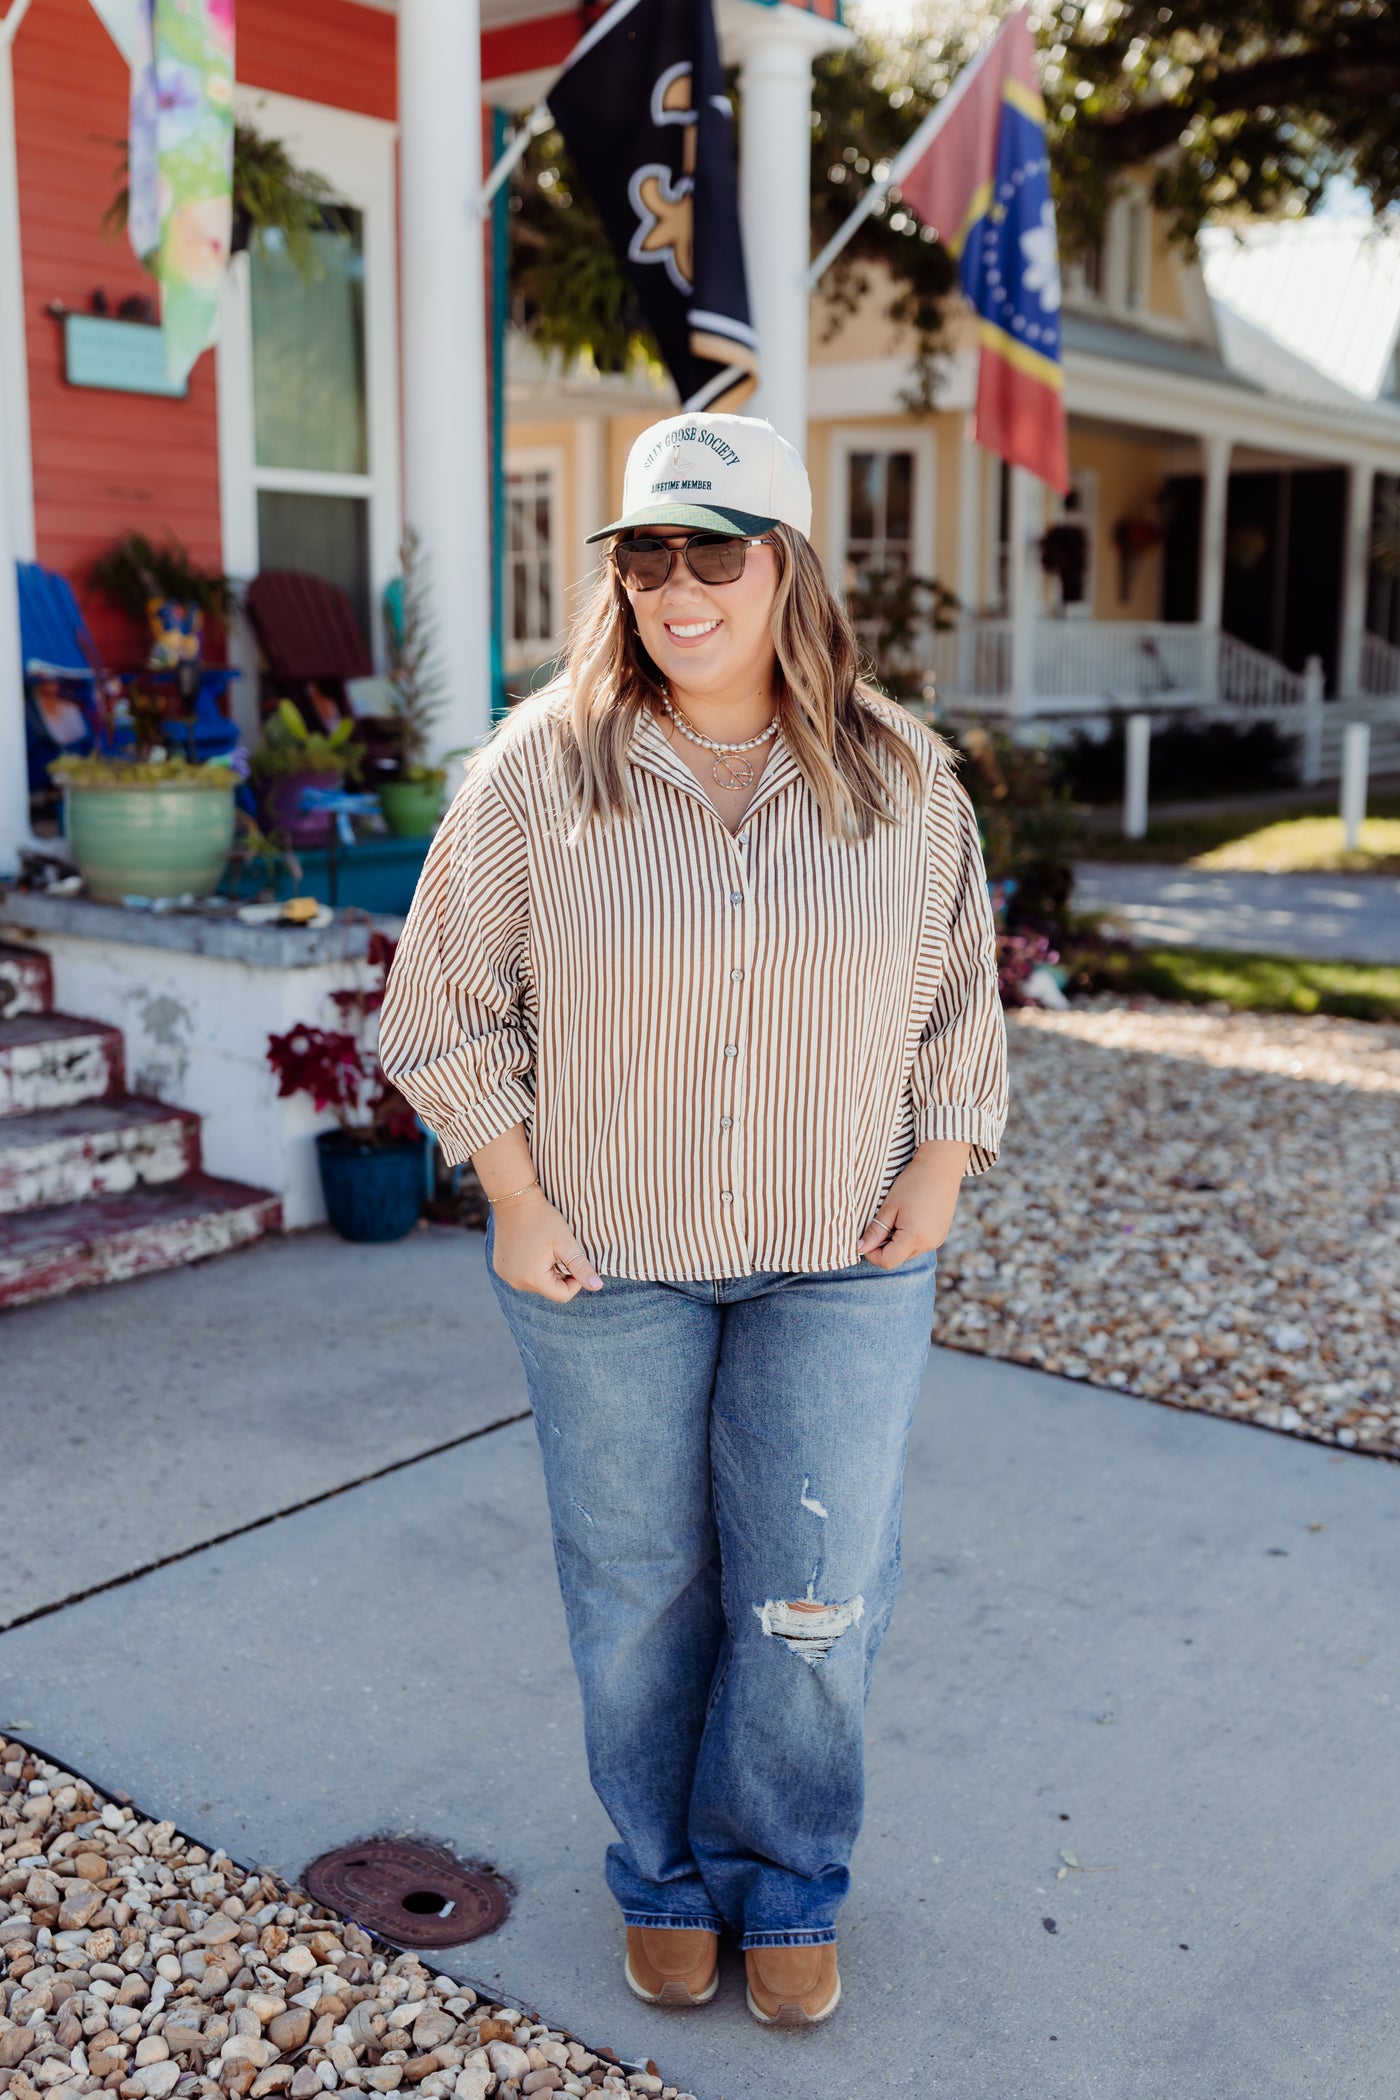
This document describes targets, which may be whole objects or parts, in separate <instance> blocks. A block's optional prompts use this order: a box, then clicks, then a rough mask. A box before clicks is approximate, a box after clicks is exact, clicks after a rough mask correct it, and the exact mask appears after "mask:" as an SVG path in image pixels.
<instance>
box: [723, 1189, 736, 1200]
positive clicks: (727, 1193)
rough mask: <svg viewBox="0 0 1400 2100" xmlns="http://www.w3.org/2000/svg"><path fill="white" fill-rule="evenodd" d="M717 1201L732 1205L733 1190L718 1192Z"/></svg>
mask: <svg viewBox="0 0 1400 2100" xmlns="http://www.w3.org/2000/svg"><path fill="white" fill-rule="evenodd" d="M719 1200H720V1202H721V1203H732V1202H733V1201H734V1191H733V1189H721V1190H720V1192H719Z"/></svg>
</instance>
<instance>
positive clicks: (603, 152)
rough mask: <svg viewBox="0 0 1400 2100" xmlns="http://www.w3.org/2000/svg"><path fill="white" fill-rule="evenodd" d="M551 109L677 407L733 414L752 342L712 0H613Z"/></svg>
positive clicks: (747, 385)
mask: <svg viewBox="0 0 1400 2100" xmlns="http://www.w3.org/2000/svg"><path fill="white" fill-rule="evenodd" d="M549 110H550V115H551V116H552V117H553V119H554V122H555V123H556V124H557V125H558V127H559V129H560V131H561V132H562V133H563V134H564V139H565V142H566V143H567V145H568V148H569V152H570V154H571V155H572V156H573V160H574V164H575V166H576V167H577V169H578V171H579V173H580V175H581V176H582V177H583V180H584V182H585V183H586V185H587V187H588V190H589V193H590V194H591V196H592V198H593V201H594V203H595V204H596V205H597V207H598V211H599V214H600V216H601V217H602V221H603V224H604V226H605V227H606V228H607V231H608V238H609V240H610V241H611V242H612V244H613V247H614V249H615V250H616V252H617V254H618V256H619V258H620V259H621V261H622V262H623V264H624V266H625V268H626V270H627V274H628V276H629V277H630V278H631V280H632V282H633V284H634V285H635V286H636V289H637V296H638V297H639V299H640V300H641V303H642V308H643V310H644V312H645V314H646V317H647V319H648V321H649V322H650V323H651V326H652V330H653V332H654V333H655V336H656V340H657V342H658V343H659V344H660V345H661V354H662V356H663V357H664V358H665V360H666V362H667V364H668V365H669V366H670V368H671V376H672V378H673V379H674V380H675V382H676V385H677V387H678V388H679V390H680V396H681V405H682V406H683V407H685V408H695V409H699V408H710V409H723V410H725V411H727V412H732V411H733V410H735V409H737V408H738V407H739V406H740V405H741V404H742V403H743V402H744V401H746V400H747V399H748V397H749V395H750V394H751V393H752V392H753V390H754V387H755V385H756V384H757V379H758V355H757V338H756V337H755V335H754V332H753V329H752V328H751V327H750V325H749V295H748V287H747V284H746V283H745V280H744V248H743V241H742V239H741V237H740V233H739V193H738V183H737V180H736V177H735V172H734V114H733V110H732V109H731V107H730V103H729V97H728V96H727V95H726V93H725V91H724V75H723V73H722V72H721V71H720V63H719V46H718V44H717V42H716V40H715V24H714V17H713V15H712V14H711V12H710V0H617V4H616V6H614V7H610V8H609V9H608V12H607V13H606V14H605V15H604V16H602V17H601V19H600V20H599V21H597V22H595V23H594V25H593V27H592V28H591V29H590V30H589V31H588V34H587V35H586V36H584V37H583V38H582V39H581V40H580V41H579V43H578V44H577V46H576V47H575V49H574V50H573V51H572V52H571V53H570V55H569V57H568V59H567V60H566V61H565V65H564V70H563V71H562V73H561V74H560V75H559V78H558V79H557V80H556V81H555V83H554V86H553V87H552V88H551V89H550V91H549Z"/></svg>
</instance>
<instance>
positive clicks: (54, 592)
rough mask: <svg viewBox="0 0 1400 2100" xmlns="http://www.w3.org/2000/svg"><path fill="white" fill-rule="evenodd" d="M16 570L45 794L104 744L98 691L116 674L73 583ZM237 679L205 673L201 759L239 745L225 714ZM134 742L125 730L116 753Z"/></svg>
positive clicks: (28, 719) (33, 778)
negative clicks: (59, 769) (57, 769)
mask: <svg viewBox="0 0 1400 2100" xmlns="http://www.w3.org/2000/svg"><path fill="white" fill-rule="evenodd" d="M15 567H16V571H17V575H18V580H19V631H20V651H21V654H22V656H23V659H24V723H25V743H26V746H27V750H28V758H29V787H30V792H31V793H37V792H38V791H39V790H40V789H41V788H45V787H47V786H48V784H49V777H48V768H49V766H50V765H51V764H52V763H53V761H54V760H55V759H56V758H62V757H65V756H82V755H84V754H86V753H87V752H89V751H92V750H93V749H94V748H95V747H96V746H97V744H98V742H99V739H100V738H101V736H102V730H101V713H100V710H99V708H98V705H97V695H98V687H99V684H100V683H101V682H103V681H105V679H106V677H107V675H108V674H107V671H106V668H105V666H104V665H103V662H102V658H101V656H100V655H99V654H98V650H97V644H96V643H95V642H94V641H93V638H92V635H91V634H90V633H89V631H88V625H87V622H86V621H85V620H84V618H83V616H82V613H81V612H80V610H79V608H78V601H77V599H76V598H75V597H74V595H73V588H72V585H71V584H70V583H69V581H68V579H67V577H66V576H60V575H59V574H58V573H57V572H56V571H55V570H53V569H45V568H43V567H42V566H41V565H40V563H38V562H34V561H22V562H17V563H16V564H15ZM237 676H238V673H237V672H236V671H232V670H226V669H223V668H221V667H218V666H213V665H211V666H208V667H206V669H205V671H204V674H203V676H202V678H201V680H200V689H199V695H198V698H197V699H196V701H195V710H194V714H195V720H194V747H195V748H194V755H195V756H196V757H197V758H201V759H203V758H219V757H221V756H222V755H223V754H224V753H225V752H228V751H232V750H233V748H234V746H235V745H236V744H237V742H238V726H237V724H236V723H234V722H231V721H229V719H228V717H227V716H226V715H225V714H224V713H223V711H222V710H221V708H220V706H219V700H220V698H221V697H222V695H223V694H224V692H225V691H226V690H227V689H228V686H229V684H230V682H231V680H232V679H234V678H236V677H237ZM130 741H131V731H130V730H129V729H126V728H119V729H118V731H117V733H116V737H115V739H114V743H113V748H115V749H120V748H121V747H122V745H123V744H127V743H129V742H130Z"/></svg>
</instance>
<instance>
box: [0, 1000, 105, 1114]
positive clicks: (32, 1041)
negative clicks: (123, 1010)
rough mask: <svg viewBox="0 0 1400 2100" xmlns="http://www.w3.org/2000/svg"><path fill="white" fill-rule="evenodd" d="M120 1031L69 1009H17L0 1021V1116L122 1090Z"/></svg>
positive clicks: (68, 1104) (98, 1098)
mask: <svg viewBox="0 0 1400 2100" xmlns="http://www.w3.org/2000/svg"><path fill="white" fill-rule="evenodd" d="M123 1064H124V1061H123V1052H122V1034H121V1030H120V1029H119V1028H109V1027H108V1026H107V1024H106V1022H105V1021H80V1020H77V1019H76V1018H75V1017H74V1016H73V1015H72V1014H52V1013H37V1014H36V1013H20V1014H11V1015H9V1016H8V1017H7V1018H6V1019H5V1020H3V1021H0V1116H20V1115H27V1114H29V1113H30V1112H31V1111H33V1110H35V1109H41V1108H69V1107H71V1106H72V1104H73V1103H74V1102H75V1101H106V1100H111V1099H112V1098H113V1097H114V1096H116V1095H118V1094H120V1093H121V1092H122V1086H123Z"/></svg>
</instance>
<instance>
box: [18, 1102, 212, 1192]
mask: <svg viewBox="0 0 1400 2100" xmlns="http://www.w3.org/2000/svg"><path fill="white" fill-rule="evenodd" d="M199 1163H200V1161H199V1118H198V1116H196V1115H194V1114H192V1113H191V1111H190V1110H189V1109H186V1108H171V1107H169V1106H168V1105H167V1104H166V1103H165V1102H163V1101H142V1100H139V1099H136V1098H134V1097H131V1096H128V1097H127V1098H125V1099H124V1100H121V1101H78V1102H75V1103H74V1104H73V1105H72V1106H71V1107H69V1108H42V1109H36V1110H34V1111H32V1112H31V1113H30V1114H29V1115H14V1116H3V1117H0V1216H4V1215H6V1214H8V1213H9V1212H11V1211H19V1210H37V1209H42V1208H47V1207H52V1206H54V1205H57V1204H68V1203H81V1202H83V1201H84V1200H85V1199H86V1198H88V1197H90V1196H122V1195H125V1194H127V1193H128V1191H130V1190H132V1189H136V1188H141V1187H145V1186H149V1185H151V1184H155V1183H161V1182H169V1181H178V1180H179V1179H180V1177H181V1176H182V1175H184V1174H191V1173H195V1172H197V1171H198V1169H199Z"/></svg>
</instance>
